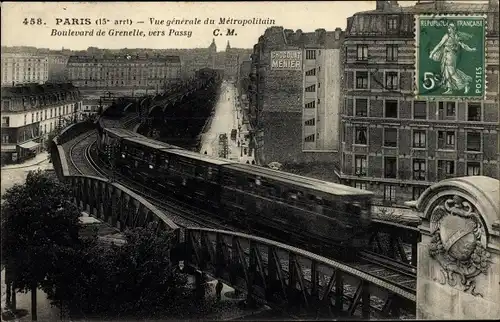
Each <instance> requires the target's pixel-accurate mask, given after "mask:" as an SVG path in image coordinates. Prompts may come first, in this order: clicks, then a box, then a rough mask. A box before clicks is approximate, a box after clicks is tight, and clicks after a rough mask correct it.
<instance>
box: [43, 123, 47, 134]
mask: <svg viewBox="0 0 500 322" xmlns="http://www.w3.org/2000/svg"><path fill="white" fill-rule="evenodd" d="M43 132H44V133H47V124H44V125H43Z"/></svg>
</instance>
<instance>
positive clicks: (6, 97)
mask: <svg viewBox="0 0 500 322" xmlns="http://www.w3.org/2000/svg"><path fill="white" fill-rule="evenodd" d="M81 105H82V102H81V99H80V93H79V91H78V89H77V88H76V87H74V86H73V85H72V84H64V83H63V84H44V85H37V84H29V85H22V86H21V85H19V86H9V87H2V130H1V132H2V145H1V147H2V163H12V162H21V161H23V160H25V159H27V158H29V157H32V156H34V155H36V153H37V152H39V151H40V150H42V149H43V142H44V140H45V139H46V138H47V136H48V134H49V133H50V132H52V131H54V130H55V129H60V128H63V127H65V126H67V125H68V124H69V123H71V122H75V121H76V120H77V119H78V118H79V115H78V114H79V110H80V109H81Z"/></svg>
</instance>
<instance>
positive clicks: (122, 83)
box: [66, 55, 181, 90]
mask: <svg viewBox="0 0 500 322" xmlns="http://www.w3.org/2000/svg"><path fill="white" fill-rule="evenodd" d="M66 79H67V80H68V81H70V82H72V83H73V84H74V85H75V86H77V87H79V88H82V89H86V88H92V89H94V88H95V89H112V88H136V89H146V88H148V89H158V90H162V89H163V88H164V87H166V86H167V85H169V84H171V83H175V82H178V81H179V80H180V79H181V61H180V58H179V56H153V57H152V56H147V55H144V56H139V55H135V56H131V55H122V56H115V57H92V56H71V57H70V58H69V59H68V63H67V67H66Z"/></svg>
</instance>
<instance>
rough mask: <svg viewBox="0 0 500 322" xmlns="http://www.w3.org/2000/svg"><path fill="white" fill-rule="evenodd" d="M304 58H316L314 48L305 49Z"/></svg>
mask: <svg viewBox="0 0 500 322" xmlns="http://www.w3.org/2000/svg"><path fill="white" fill-rule="evenodd" d="M306 59H316V50H306Z"/></svg>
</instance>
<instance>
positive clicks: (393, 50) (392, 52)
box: [385, 45, 398, 61]
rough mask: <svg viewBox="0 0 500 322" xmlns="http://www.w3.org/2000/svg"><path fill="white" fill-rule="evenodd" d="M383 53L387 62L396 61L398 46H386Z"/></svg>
mask: <svg viewBox="0 0 500 322" xmlns="http://www.w3.org/2000/svg"><path fill="white" fill-rule="evenodd" d="M385 51H386V52H385V56H386V60H387V61H397V60H398V45H387V46H386V49H385Z"/></svg>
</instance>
